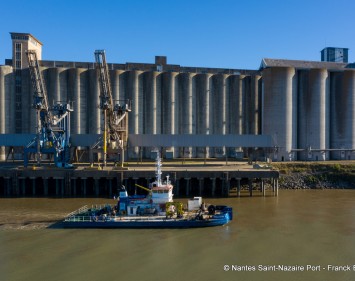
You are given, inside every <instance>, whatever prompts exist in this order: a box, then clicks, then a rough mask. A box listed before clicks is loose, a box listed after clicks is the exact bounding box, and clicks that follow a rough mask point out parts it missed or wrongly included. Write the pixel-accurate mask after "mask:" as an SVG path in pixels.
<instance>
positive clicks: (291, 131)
mask: <svg viewBox="0 0 355 281" xmlns="http://www.w3.org/2000/svg"><path fill="white" fill-rule="evenodd" d="M164 69H165V68H164ZM5 72H6V73H5ZM11 72H12V69H11V67H8V66H6V67H1V79H2V80H0V81H5V80H4V79H5V78H4V77H7V78H9V77H10V76H11V75H12V74H11ZM42 73H43V76H44V79H45V82H46V85H47V90H48V95H49V103H50V104H52V103H53V102H54V101H57V100H61V101H71V102H73V108H74V112H73V113H72V115H71V132H72V133H74V134H81V133H95V134H97V133H98V134H100V133H101V132H102V125H103V118H102V112H101V111H100V109H99V91H100V89H99V83H98V73H97V71H96V70H95V69H88V68H78V67H68V68H66V67H49V68H47V67H43V68H42ZM110 75H111V83H112V91H113V98H114V99H115V100H117V101H118V100H126V99H130V100H131V101H132V112H131V113H129V122H128V123H129V133H130V134H144V133H146V134H206V135H207V134H261V133H262V134H270V135H272V137H273V139H274V141H275V144H276V146H277V147H278V149H277V151H274V152H275V153H273V158H274V160H276V161H282V160H283V161H288V160H290V157H291V159H292V160H294V159H300V160H323V159H349V158H350V159H353V157H354V155H353V153H351V152H340V151H333V152H331V153H329V152H327V151H326V152H325V153H324V152H322V151H321V150H327V149H340V148H343V149H352V148H354V145H355V144H354V143H353V142H354V139H355V137H354V134H355V129H354V124H355V123H354V119H355V118H354V117H355V109H354V108H355V107H354V99H355V98H354V95H355V94H354V91H355V75H354V70H351V69H347V70H345V71H340V72H332V71H331V70H329V69H308V70H296V69H295V68H292V67H272V68H267V69H264V70H263V73H262V77H261V76H260V75H257V74H252V75H249V74H248V73H243V74H239V73H230V74H228V73H213V72H211V73H196V72H158V71H156V68H154V70H151V71H140V70H127V71H126V70H118V69H114V70H110ZM21 77H22V82H21V83H22V84H21V85H22V111H21V114H22V120H23V124H22V132H23V133H34V132H35V128H36V116H35V110H34V109H33V108H32V107H31V105H32V99H33V97H32V85H31V82H30V79H29V73H28V69H23V70H22V73H21ZM7 81H8V82H7V83H8V86H6V87H4V85H5V84H4V82H2V88H1V89H0V91H2V92H0V93H1V94H2V97H4V99H5V100H6V101H7V103H8V104H10V105H4V102H3V103H2V104H0V105H1V108H4V110H3V111H1V114H4V113H5V115H6V116H14V108H13V107H14V102H13V101H12V99H14V95H13V93H14V83H15V82H14V79H9V80H7ZM2 100H3V99H2ZM4 106H5V107H4ZM3 112H4V113H3ZM5 119H6V120H9V121H6V122H7V123H6V125H5V127H6V128H7V129H5V130H8V131H11V130H12V129H13V127H14V126H13V124H12V123H11V122H13V118H5ZM1 122H4V121H1ZM0 128H4V125H3V123H0ZM309 147H311V148H312V149H316V150H318V151H311V153H309V151H307V148H309ZM152 149H153V148H146V149H144V150H142V151H140V150H139V148H137V147H132V148H130V150H129V153H128V156H129V157H130V158H137V157H140V156H143V157H150V152H151V150H152ZM166 149H168V150H170V151H173V153H174V156H175V157H183V156H184V157H186V158H189V157H204V156H205V155H206V156H207V157H225V156H226V155H228V156H235V155H236V153H237V152H238V151H240V150H241V147H235V148H228V149H226V148H225V147H223V144H221V147H208V148H207V149H206V150H205V148H194V147H185V148H177V147H168V148H166ZM293 149H296V150H297V149H298V150H300V149H305V150H304V151H299V152H292V150H293Z"/></svg>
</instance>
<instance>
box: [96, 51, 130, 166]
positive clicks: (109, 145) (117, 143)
mask: <svg viewBox="0 0 355 281" xmlns="http://www.w3.org/2000/svg"><path fill="white" fill-rule="evenodd" d="M95 61H96V69H97V71H98V74H99V84H100V106H99V107H100V109H101V110H102V113H103V118H104V128H103V136H102V140H100V141H99V142H98V143H97V144H96V145H94V146H93V149H95V148H96V149H97V148H98V146H100V145H101V147H102V150H103V162H104V165H105V166H106V164H107V158H108V154H118V152H121V165H122V166H123V161H124V149H125V147H126V143H127V136H128V114H127V113H128V112H130V111H131V108H130V103H129V101H119V100H114V99H113V96H112V90H111V82H110V74H109V70H108V65H107V62H106V53H105V50H96V51H95Z"/></svg>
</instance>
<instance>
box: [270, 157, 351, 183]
mask: <svg viewBox="0 0 355 281" xmlns="http://www.w3.org/2000/svg"><path fill="white" fill-rule="evenodd" d="M272 166H273V168H274V169H278V170H279V171H280V180H279V187H280V188H284V189H309V188H313V189H323V188H355V162H353V161H348V162H347V161H344V162H340V161H339V162H338V161H337V162H287V163H286V162H283V163H280V162H278V163H273V164H272Z"/></svg>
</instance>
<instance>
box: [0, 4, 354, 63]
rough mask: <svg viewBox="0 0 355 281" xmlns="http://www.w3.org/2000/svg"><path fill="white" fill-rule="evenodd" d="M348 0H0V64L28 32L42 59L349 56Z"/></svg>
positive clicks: (351, 19) (208, 60) (229, 60)
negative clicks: (333, 50)
mask: <svg viewBox="0 0 355 281" xmlns="http://www.w3.org/2000/svg"><path fill="white" fill-rule="evenodd" d="M354 11H355V1H354V0H332V1H331V0H323V1H321V0H296V1H292V0H279V1H277V0H259V1H257V0H245V1H239V0H219V1H217V0H179V1H178V0H95V1H93V0H32V1H29V0H16V1H13V0H1V1H0V64H4V61H5V59H6V58H11V39H10V35H9V32H25V33H31V34H32V35H34V36H35V37H36V38H37V39H39V40H40V41H41V42H42V43H43V44H44V46H43V56H42V58H43V59H44V60H62V61H94V51H95V50H96V49H105V50H106V56H107V60H108V62H110V63H125V62H144V63H153V62H154V57H155V56H156V55H165V56H167V57H168V63H169V64H179V65H181V66H201V67H218V68H240V69H257V68H258V67H259V65H260V62H261V59H262V58H282V59H296V60H320V51H321V50H322V49H323V48H324V47H325V46H328V47H344V48H349V62H354V61H355V15H354Z"/></svg>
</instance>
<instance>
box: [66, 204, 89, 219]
mask: <svg viewBox="0 0 355 281" xmlns="http://www.w3.org/2000/svg"><path fill="white" fill-rule="evenodd" d="M88 210H89V208H88V206H87V205H85V206H83V207H81V208H80V209H78V210H75V211H74V212H71V213H70V214H68V215H67V216H66V217H67V218H70V217H74V216H75V215H77V214H81V213H84V212H87V211H88Z"/></svg>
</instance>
